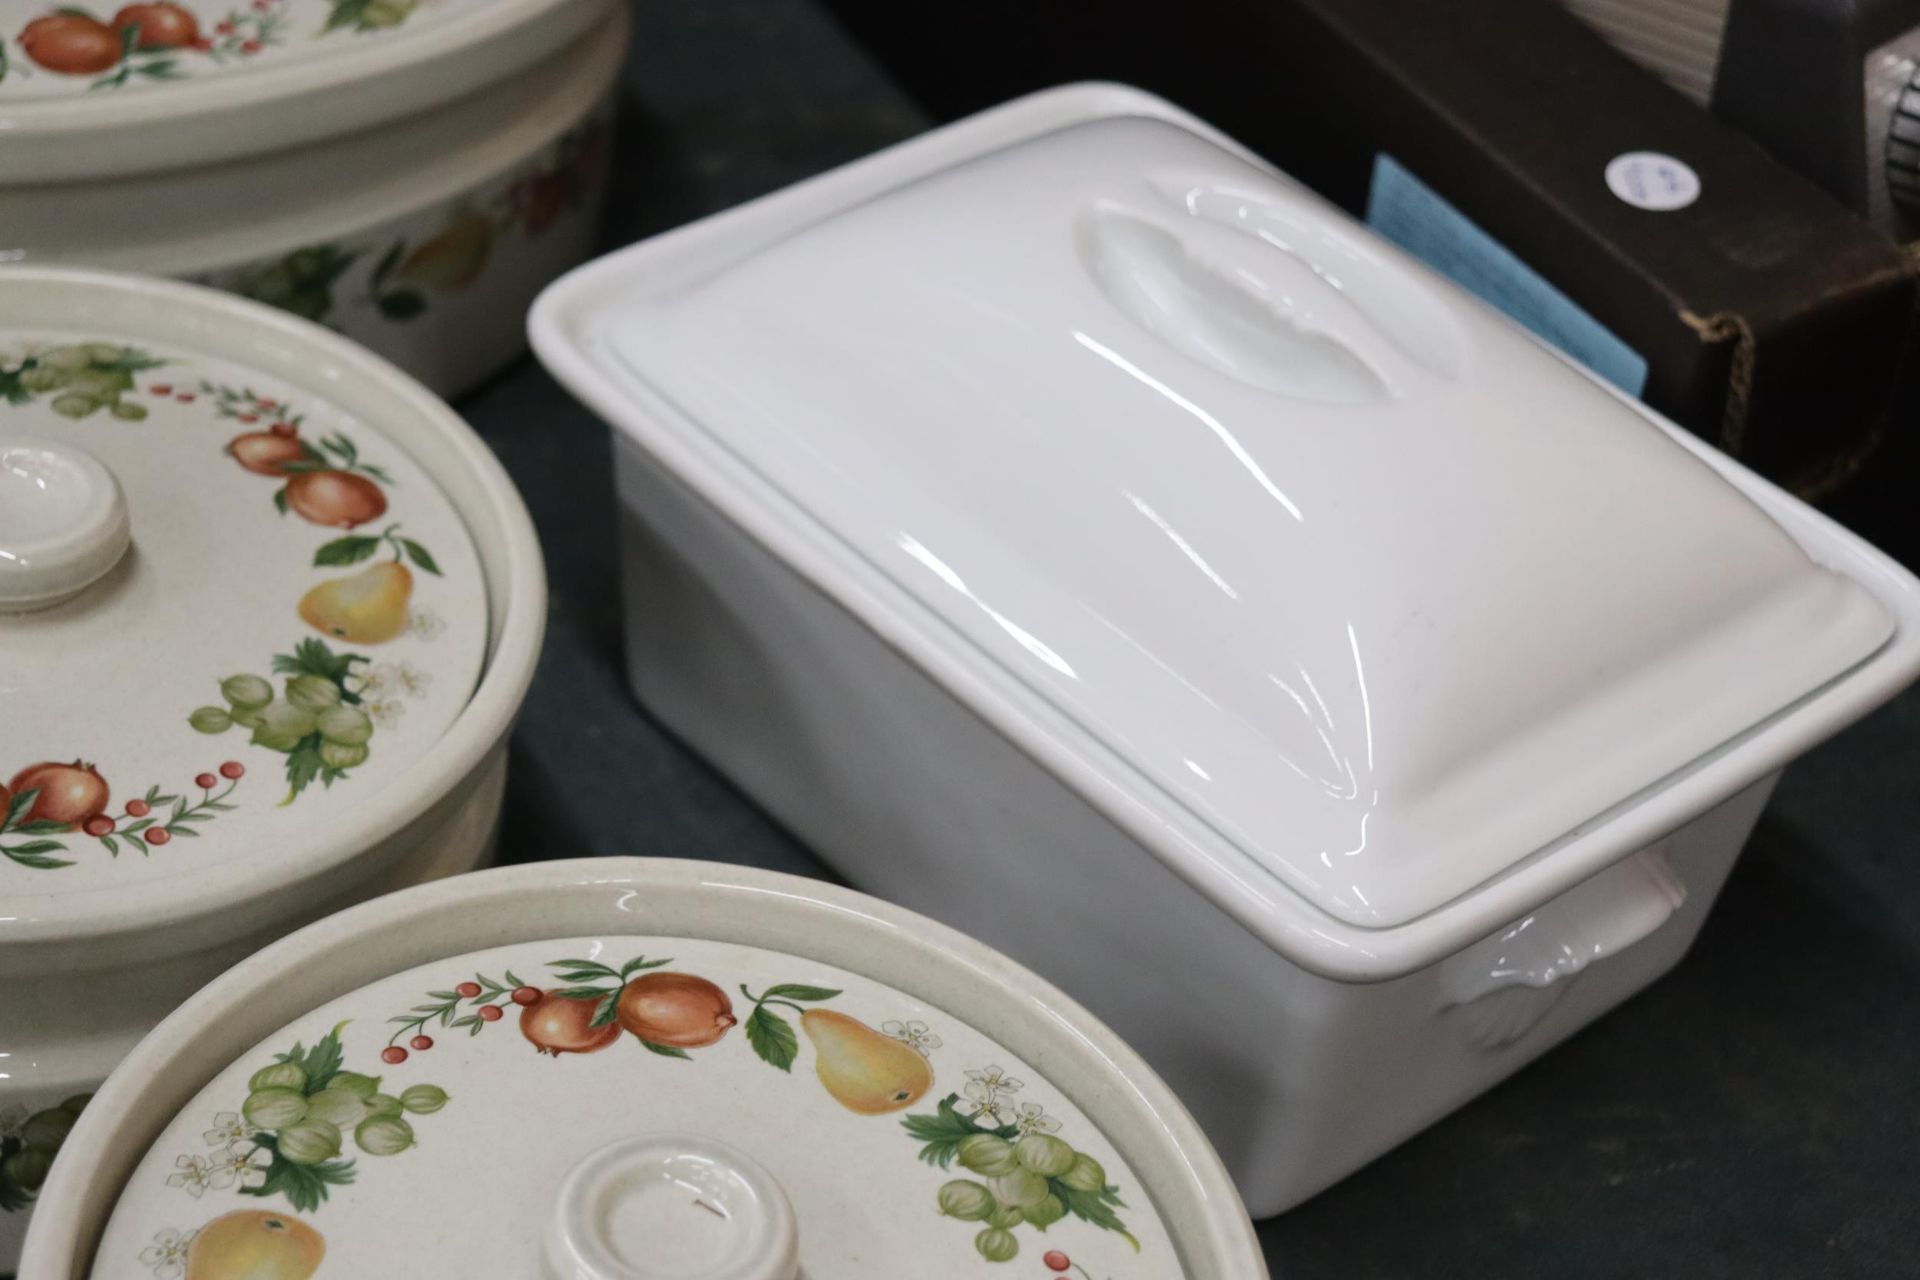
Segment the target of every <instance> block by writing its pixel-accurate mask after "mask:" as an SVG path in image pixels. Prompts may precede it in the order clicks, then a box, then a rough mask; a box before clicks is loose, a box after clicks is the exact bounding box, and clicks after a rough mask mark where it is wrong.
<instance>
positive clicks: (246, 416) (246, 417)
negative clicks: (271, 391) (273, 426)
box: [233, 413, 260, 422]
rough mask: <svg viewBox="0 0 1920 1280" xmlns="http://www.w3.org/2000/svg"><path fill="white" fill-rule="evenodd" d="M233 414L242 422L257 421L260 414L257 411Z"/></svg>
mask: <svg viewBox="0 0 1920 1280" xmlns="http://www.w3.org/2000/svg"><path fill="white" fill-rule="evenodd" d="M233 416H234V417H236V418H238V419H240V421H242V422H258V421H260V415H259V414H257V413H236V414H234V415H233Z"/></svg>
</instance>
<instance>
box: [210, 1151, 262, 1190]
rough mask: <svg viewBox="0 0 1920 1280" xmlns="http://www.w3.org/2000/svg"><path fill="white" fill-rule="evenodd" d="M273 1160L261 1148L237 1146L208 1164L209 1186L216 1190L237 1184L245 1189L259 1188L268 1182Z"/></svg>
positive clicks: (223, 1152)
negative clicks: (269, 1169)
mask: <svg viewBox="0 0 1920 1280" xmlns="http://www.w3.org/2000/svg"><path fill="white" fill-rule="evenodd" d="M272 1159H273V1158H272V1157H271V1156H269V1155H268V1154H267V1153H266V1151H265V1150H263V1149H262V1148H260V1147H255V1146H241V1145H239V1144H235V1145H234V1146H231V1147H228V1148H227V1149H226V1150H225V1151H222V1152H221V1153H220V1154H219V1155H217V1156H214V1157H213V1158H212V1159H211V1160H209V1161H208V1162H207V1185H208V1186H210V1187H212V1188H214V1189H215V1190H218V1189H220V1188H222V1187H230V1186H232V1185H233V1184H234V1183H236V1182H237V1183H239V1184H240V1186H241V1187H243V1188H244V1187H257V1186H259V1185H260V1184H261V1183H263V1182H265V1181H266V1180H267V1166H268V1165H269V1164H270V1163H271V1162H272Z"/></svg>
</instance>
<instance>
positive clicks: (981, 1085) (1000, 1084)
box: [962, 1066, 1026, 1124]
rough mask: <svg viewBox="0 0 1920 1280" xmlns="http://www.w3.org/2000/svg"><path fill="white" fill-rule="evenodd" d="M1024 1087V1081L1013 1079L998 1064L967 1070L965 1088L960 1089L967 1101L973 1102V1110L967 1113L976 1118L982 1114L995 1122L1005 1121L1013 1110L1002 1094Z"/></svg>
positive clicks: (1014, 1091) (1016, 1091)
mask: <svg viewBox="0 0 1920 1280" xmlns="http://www.w3.org/2000/svg"><path fill="white" fill-rule="evenodd" d="M1024 1088H1026V1083H1025V1082H1024V1081H1021V1080H1015V1079H1014V1078H1013V1077H1012V1076H1009V1075H1008V1074H1007V1073H1006V1070H1005V1068H1003V1067H999V1066H989V1067H980V1068H978V1069H976V1070H973V1071H969V1072H967V1084H966V1088H965V1089H963V1090H962V1092H963V1093H965V1094H966V1096H967V1101H968V1102H971V1103H972V1104H973V1110H971V1111H969V1112H968V1113H967V1114H968V1115H970V1116H971V1117H973V1119H975V1120H978V1119H980V1118H981V1117H982V1116H985V1117H987V1118H988V1119H990V1120H992V1121H993V1122H994V1123H995V1124H1005V1123H1007V1116H1008V1115H1009V1114H1010V1113H1011V1112H1012V1110H1013V1104H1012V1103H1011V1102H1009V1101H1007V1100H1005V1099H1004V1098H1003V1097H1002V1095H1003V1094H1009V1093H1018V1092H1019V1091H1020V1090H1022V1089H1024Z"/></svg>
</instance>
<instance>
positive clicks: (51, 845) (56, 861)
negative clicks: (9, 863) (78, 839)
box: [0, 840, 73, 871]
mask: <svg viewBox="0 0 1920 1280" xmlns="http://www.w3.org/2000/svg"><path fill="white" fill-rule="evenodd" d="M66 847H67V846H65V845H63V844H61V843H60V842H59V841H57V840H34V841H31V842H30V843H27V844H21V845H14V846H12V847H8V846H6V845H0V853H4V854H5V855H6V856H7V857H9V858H11V859H12V860H13V861H15V862H17V863H19V864H20V865H21V866H23V867H30V868H32V869H33V870H35V871H56V870H58V869H59V868H61V867H70V866H72V865H73V863H72V861H71V860H69V859H66V858H49V857H47V854H48V853H50V852H52V851H54V850H56V849H65V848H66Z"/></svg>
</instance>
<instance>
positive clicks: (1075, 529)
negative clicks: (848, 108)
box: [584, 117, 1893, 928]
mask: <svg viewBox="0 0 1920 1280" xmlns="http://www.w3.org/2000/svg"><path fill="white" fill-rule="evenodd" d="M812 207H813V209H814V210H815V213H814V216H813V217H811V218H804V219H798V220H794V221H789V222H788V223H786V224H785V225H782V226H780V227H779V228H778V229H777V231H775V232H773V233H767V232H766V231H765V230H764V228H765V226H766V224H765V223H763V224H762V227H763V231H762V234H760V235H758V236H751V235H749V236H745V237H736V238H735V239H734V240H733V241H731V242H725V241H721V240H719V239H717V238H714V237H709V238H708V239H707V240H706V241H705V242H704V243H703V244H697V245H695V246H694V247H693V248H692V249H690V250H688V251H687V252H686V253H685V254H683V256H682V258H681V260H679V261H672V262H665V263H664V265H663V262H662V261H655V262H653V263H651V264H650V265H651V266H652V268H653V271H652V274H651V275H645V276H644V278H642V275H643V274H644V273H636V272H631V271H630V272H628V273H627V274H625V275H624V276H623V277H622V279H623V285H624V288H622V289H621V290H619V291H618V292H617V293H611V294H610V293H607V292H604V291H603V292H602V293H601V294H600V295H599V297H598V298H597V299H596V302H595V304H594V308H593V312H592V316H591V325H590V329H588V330H585V331H584V332H588V333H590V338H589V352H588V358H589V359H590V360H591V361H592V362H593V363H594V364H595V365H596V367H597V368H598V369H599V370H601V371H602V373H604V374H605V375H606V376H607V377H608V378H609V379H610V382H609V384H608V385H609V386H610V387H612V388H613V392H612V395H613V397H614V398H615V399H618V400H623V401H625V402H626V404H627V405H629V406H638V407H639V409H640V411H641V412H640V414H639V415H627V416H626V417H624V418H620V417H619V415H617V414H616V419H617V420H622V421H624V422H625V423H626V424H628V425H629V427H630V429H631V424H632V423H633V422H634V421H635V420H636V417H638V416H649V417H652V418H654V419H655V420H657V421H659V422H660V423H661V424H662V429H663V430H665V431H667V432H670V433H674V434H675V435H676V438H678V439H681V440H692V441H695V442H696V443H695V444H694V445H693V447H694V448H695V449H698V450H708V451H711V452H712V453H713V454H714V455H715V456H718V457H721V458H723V459H724V460H725V462H726V465H729V466H732V467H736V468H739V469H741V470H742V471H743V472H745V473H748V474H751V475H752V476H753V477H754V478H755V481H756V482H757V483H760V484H762V485H764V486H765V489H766V490H767V491H768V492H770V493H773V494H775V495H777V500H778V501H779V502H781V503H783V504H790V506H791V508H792V510H794V511H795V512H798V513H799V518H800V519H801V520H803V521H805V522H806V523H807V524H809V525H810V526H811V527H812V529H814V530H817V531H818V532H819V533H820V534H823V535H824V536H825V537H827V538H828V539H830V540H831V542H832V543H833V544H834V545H835V546H837V547H839V548H843V549H845V550H846V551H847V552H849V553H850V554H851V555H852V556H854V557H857V558H858V559H859V560H860V561H862V562H864V563H865V564H867V565H870V566H872V567H873V568H874V569H876V570H878V571H879V572H880V573H881V574H883V575H884V576H885V577H886V579H887V580H888V581H890V582H891V583H893V584H895V586H896V587H897V588H898V589H899V590H901V591H903V592H905V593H906V594H907V595H908V596H909V597H910V598H911V600H912V601H913V603H914V606H915V608H916V609H917V611H918V612H917V616H918V617H920V618H921V619H922V621H921V623H920V625H921V626H923V627H924V628H926V629H928V630H930V631H931V632H933V633H935V634H938V635H940V636H943V637H947V638H948V640H949V641H958V642H959V643H962V644H965V645H968V646H971V647H972V648H974V649H975V650H976V651H978V652H981V653H984V654H986V655H989V656H990V657H991V659H992V660H993V662H994V663H996V664H997V665H998V666H999V667H1000V668H1002V669H1003V670H1005V671H1007V672H1011V673H1012V674H1013V676H1014V677H1015V679H1016V682H1017V683H1018V684H1019V685H1020V686H1021V687H1022V688H1023V689H1024V695H1023V696H1025V697H1026V698H1027V699H1028V700H1029V701H1031V702H1033V703H1035V704H1036V705H1039V706H1043V707H1045V708H1046V709H1047V711H1048V712H1049V713H1051V714H1056V715H1059V716H1063V717H1065V718H1066V719H1067V720H1068V721H1069V722H1070V723H1072V724H1074V725H1075V726H1077V727H1078V730H1079V731H1080V732H1084V733H1086V734H1087V735H1089V736H1091V737H1092V738H1093V739H1094V740H1096V741H1097V743H1098V744H1099V747H1100V749H1101V750H1103V751H1105V752H1107V753H1109V754H1110V756H1111V757H1112V758H1114V759H1116V760H1118V761H1119V762H1121V766H1122V767H1121V769H1120V770H1118V772H1120V773H1124V774H1125V775H1126V776H1128V777H1129V778H1130V779H1131V781H1130V782H1129V783H1128V784H1127V785H1128V787H1129V790H1130V798H1131V799H1132V800H1134V801H1135V802H1137V803H1139V804H1141V805H1143V806H1145V807H1147V808H1149V809H1151V810H1154V811H1157V812H1159V813H1162V814H1173V813H1178V814H1181V815H1183V817H1197V818H1198V820H1199V821H1200V822H1201V823H1202V824H1203V825H1204V826H1205V827H1206V828H1207V829H1209V830H1211V831H1212V832H1214V833H1216V834H1217V835H1218V836H1220V837H1222V838H1223V839H1224V840H1226V841H1227V842H1229V843H1230V844H1231V845H1232V846H1234V847H1237V848H1238V849H1239V850H1241V851H1242V852H1243V853H1244V854H1245V855H1246V857H1247V858H1248V859H1249V860H1250V861H1251V862H1252V863H1253V864H1255V866H1257V867H1258V868H1259V869H1260V870H1261V871H1263V872H1264V873H1266V874H1267V875H1270V876H1272V877H1277V878H1278V879H1279V880H1280V881H1281V882H1283V883H1284V884H1285V885H1286V886H1287V888H1288V889H1290V890H1291V891H1292V892H1293V893H1294V894H1297V895H1299V896H1300V897H1301V898H1303V899H1304V900H1306V901H1307V902H1310V903H1311V904H1313V906H1314V907H1315V908H1317V909H1318V910H1319V911H1320V912H1323V913H1326V914H1327V915H1331V916H1333V917H1335V918H1336V919H1338V920H1339V921H1342V922H1345V923H1347V924H1350V925H1355V926H1360V927H1363V928H1387V927H1392V926H1398V925H1401V924H1404V923H1406V922H1409V921H1412V920H1415V919H1418V918H1420V917H1422V916H1424V915H1426V914H1428V913H1431V912H1433V911H1435V910H1436V909H1437V908H1439V907H1441V906H1443V905H1445V904H1447V903H1449V902H1451V901H1454V900H1455V899H1457V898H1459V897H1460V896H1462V895H1464V894H1466V893H1468V892H1469V891H1470V890H1472V889H1474V888H1475V887H1476V886H1478V885H1481V884H1482V883H1484V882H1486V881H1488V880H1489V879H1491V878H1494V877H1496V876H1498V875H1500V874H1501V873H1502V872H1503V871H1505V870H1507V869H1509V868H1511V867H1513V866H1514V865H1515V864H1517V863H1519V862H1521V861H1522V860H1524V859H1526V858H1528V857H1529V856H1530V855H1532V854H1533V853H1535V852H1536V851H1538V850H1541V849H1542V848H1544V847H1547V846H1550V845H1552V844H1553V843H1554V842H1555V841H1557V840H1559V839H1561V838H1563V837H1565V836H1567V835H1568V833H1571V832H1574V831H1576V830H1577V829H1579V828H1581V827H1582V825H1583V824H1587V823H1590V822H1591V821H1593V820H1595V819H1596V818H1598V817H1600V816H1601V815H1603V814H1605V813H1606V812H1608V811H1609V810H1610V809H1613V808H1614V807H1616V806H1619V805H1621V804H1623V803H1625V802H1627V801H1629V800H1630V799H1631V798H1632V797H1634V796H1635V795H1636V794H1638V793H1640V792H1642V791H1643V790H1645V789H1647V788H1650V787H1653V786H1655V785H1656V784H1658V783H1660V782H1661V781H1662V780H1663V779H1666V778H1668V777H1670V776H1672V775H1674V774H1676V773H1677V772H1679V771H1682V770H1685V769H1687V768H1688V767H1689V766H1690V765H1692V764H1694V763H1695V762H1697V761H1700V760H1701V759H1703V758H1704V757H1706V756H1708V755H1709V754H1710V753H1712V752H1714V751H1715V750H1716V749H1717V748H1720V747H1721V746H1723V745H1724V744H1726V743H1728V742H1730V741H1731V740H1733V739H1735V738H1736V737H1738V736H1739V735H1741V734H1742V733H1744V732H1746V731H1748V730H1750V729H1752V728H1753V727H1755V726H1756V725H1758V724H1760V723H1762V722H1763V721H1766V720H1767V719H1768V718H1769V717H1770V716H1773V715H1774V714H1775V713H1777V712H1780V711H1782V709H1784V708H1787V707H1789V706H1790V705H1792V704H1794V703H1795V702H1796V700H1799V699H1801V698H1802V697H1803V696H1805V695H1807V694H1809V693H1811V692H1813V691H1816V690H1818V689H1820V688H1821V687H1822V686H1823V685H1825V684H1827V683H1828V682H1830V681H1832V680H1834V679H1835V678H1836V677H1837V676H1839V675H1841V674H1842V673H1844V672H1846V671H1848V670H1849V669H1850V668H1852V667H1853V666H1855V665H1856V664H1858V663H1859V662H1861V661H1862V660H1863V659H1865V658H1866V657H1868V656H1869V655H1871V654H1872V653H1874V652H1875V651H1876V650H1877V649H1878V648H1879V647H1880V646H1882V645H1883V643H1884V642H1885V641H1886V640H1887V638H1888V636H1889V635H1890V634H1891V633H1892V625H1893V624H1892V621H1891V618H1890V616H1889V615H1888V613H1887V612H1886V610H1885V609H1884V608H1883V607H1882V606H1881V605H1880V603H1879V602H1878V601H1876V599H1875V598H1874V597H1873V596H1872V595H1870V594H1869V593H1868V592H1867V591H1865V590H1864V589H1862V588H1861V587H1859V586H1858V585H1856V584H1855V583H1854V582H1853V581H1851V580H1850V579H1847V578H1845V577H1842V576H1840V575H1838V574H1835V573H1832V572H1830V571H1828V570H1826V569H1824V568H1821V567H1819V566H1817V565H1816V564H1814V563H1813V561H1812V560H1810V559H1809V557H1808V556H1807V554H1806V553H1805V552H1804V551H1803V550H1802V549H1801V547H1800V546H1799V545H1798V544H1797V543H1796V542H1795V541H1794V540H1793V539H1792V538H1790V537H1789V536H1788V535H1787V534H1786V533H1785V532H1784V531H1783V530H1782V529H1781V528H1780V527H1779V526H1778V525H1776V524H1775V523H1774V522H1773V520H1771V519H1770V518H1768V516H1767V515H1765V514H1763V513H1762V512H1761V510H1760V509H1759V508H1757V507H1756V506H1755V505H1754V504H1753V503H1752V502H1751V501H1750V500H1749V499H1748V498H1747V497H1745V496H1744V495H1743V494H1742V493H1741V492H1740V491H1739V490H1737V489H1736V488H1734V487H1733V486H1732V485H1730V484H1728V483H1727V482H1726V481H1725V480H1724V479H1722V478H1721V477H1720V476H1719V475H1718V474H1716V473H1715V471H1714V470H1713V469H1711V468H1709V467H1708V466H1706V465H1704V464H1703V463H1702V462H1701V461H1699V460H1698V459H1696V458H1695V457H1694V456H1692V455H1691V454H1690V453H1689V452H1688V451H1687V450H1685V449H1683V448H1681V447H1680V446H1678V445H1677V444H1676V443H1675V442H1674V441H1673V440H1671V439H1670V438H1669V437H1668V436H1667V435H1666V434H1665V433H1664V432H1663V431H1661V430H1660V429H1659V428H1658V427H1657V426H1656V425H1655V424H1654V423H1652V422H1651V421H1650V420H1649V419H1648V418H1647V417H1646V415H1645V414H1644V413H1642V412H1641V411H1639V410H1638V409H1636V408H1633V407H1630V406H1629V405H1627V404H1625V403H1624V402H1622V401H1621V400H1620V399H1619V398H1618V397H1616V396H1615V395H1613V394H1612V393H1611V392H1610V391H1608V390H1606V389H1604V388H1602V387H1601V386H1599V385H1598V384H1597V383H1595V382H1594V381H1593V380H1591V379H1589V378H1587V377H1585V376H1584V375H1583V374H1581V373H1580V372H1578V371H1576V370H1575V369H1573V368H1572V367H1571V366H1570V365H1568V364H1567V363H1566V362H1564V361H1562V360H1561V359H1560V358H1559V357H1557V356H1556V355H1554V354H1553V353H1551V352H1549V351H1548V350H1546V349H1545V348H1544V347H1542V346H1540V345H1538V344H1536V343H1535V342H1533V341H1532V340H1531V339H1530V338H1528V337H1526V336H1525V335H1523V334H1522V333H1520V332H1519V331H1518V330H1516V329H1514V328H1513V327H1512V326H1511V325H1509V324H1508V323H1507V322H1506V321H1505V320H1504V319H1503V318H1500V317H1498V316H1496V315H1494V314H1492V313H1491V312H1489V311H1487V310H1486V309H1484V308H1483V307H1481V306H1480V305H1479V304H1478V303H1477V302H1475V301H1473V300H1471V299H1468V298H1466V297H1464V296H1463V295H1461V294H1459V293H1458V292H1457V291H1456V290H1454V289H1453V288H1452V287H1451V286H1449V285H1447V284H1445V283H1444V282H1442V281H1440V280H1438V279H1437V278H1436V277H1434V276H1433V275H1431V274H1430V273H1429V272H1427V271H1425V270H1424V269H1423V268H1421V267H1420V266H1418V265H1417V264H1415V263H1413V262H1412V261H1411V260H1409V259H1407V258H1406V257H1404V256H1403V255H1401V254H1399V253H1398V252H1397V251H1395V250H1394V249H1392V248H1391V247H1389V246H1387V245H1385V244H1383V243H1381V242H1380V241H1378V240H1377V239H1375V238H1374V237H1373V236H1371V235H1370V234H1369V233H1366V232H1365V231H1363V230H1361V229H1360V228H1358V227H1356V226H1355V225H1353V224H1352V223H1351V222H1350V221H1348V220H1347V219H1345V218H1344V217H1343V216H1341V215H1339V214H1338V213H1337V212H1335V211H1333V210H1331V209H1330V208H1329V207H1328V206H1326V205H1325V204H1324V203H1323V202H1321V201H1319V200H1318V199H1317V198H1315V197H1313V196H1311V195H1309V194H1307V193H1305V192H1304V191H1302V190H1301V189H1300V188H1298V187H1297V186H1296V185H1294V184H1292V183H1291V182H1289V181H1287V180H1286V179H1284V178H1282V177H1280V176H1279V175H1276V174H1274V173H1273V172H1272V171H1270V170H1267V169H1265V168H1263V167H1262V166H1260V165H1258V164H1257V163H1256V162H1253V161H1252V160H1250V159H1249V158H1247V157H1245V156H1243V155H1242V154H1238V153H1235V152H1233V151H1231V150H1228V149H1227V148H1225V147H1223V146H1221V145H1218V144H1216V143H1215V142H1213V141H1211V140H1209V139H1207V138H1205V137H1202V136H1200V134H1198V133H1197V132H1195V131H1194V130H1191V129H1188V128H1186V127H1183V126H1181V125H1179V124H1175V123H1169V122H1167V121H1163V120H1151V119H1144V118H1137V117H1118V118H1109V119H1101V120H1095V121H1092V122H1088V123H1080V124H1074V125H1070V126H1068V127H1064V128H1059V129H1056V130H1054V131H1052V132H1047V133H1043V134H1041V135H1039V136H1034V137H1028V138H1025V139H1022V140H1018V141H1015V142H1013V143H1011V144H1008V145H1003V146H1000V147H998V148H994V149H989V150H987V151H985V152H984V153H981V154H976V155H973V156H970V157H967V158H965V159H963V160H961V161H960V162H958V163H953V164H950V165H948V166H946V167H943V168H938V169H935V170H932V171H930V172H922V173H921V174H919V175H918V176H916V177H915V178H913V179H912V180H910V181H905V182H902V183H898V184H895V185H891V186H884V187H881V188H879V189H877V190H872V191H870V192H868V193H867V194H866V195H865V196H864V198H863V199H861V200H859V201H858V202H857V203H853V204H851V205H849V206H845V207H837V208H831V209H829V210H826V216H821V212H822V210H823V208H824V207H825V206H824V205H823V202H822V201H821V200H817V199H816V200H815V201H814V202H813V205H812ZM716 246H717V247H716ZM809 536H814V535H813V534H798V533H797V534H795V539H796V541H798V540H802V539H804V538H806V537H809ZM1262 892H1264V891H1262Z"/></svg>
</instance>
